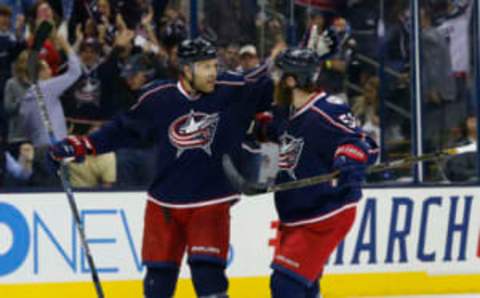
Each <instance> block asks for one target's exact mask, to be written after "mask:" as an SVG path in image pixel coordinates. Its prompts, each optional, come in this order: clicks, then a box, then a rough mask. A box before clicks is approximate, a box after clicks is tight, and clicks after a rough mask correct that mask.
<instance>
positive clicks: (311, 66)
mask: <svg viewBox="0 0 480 298" xmlns="http://www.w3.org/2000/svg"><path fill="white" fill-rule="evenodd" d="M275 65H276V67H278V68H279V69H280V70H281V71H282V73H283V76H286V75H291V76H293V77H295V79H296V80H297V84H298V87H300V88H305V87H308V86H310V85H312V84H314V83H315V82H316V81H317V79H318V76H319V75H320V68H321V59H320V57H318V55H317V54H316V53H315V52H314V51H313V50H311V49H306V48H288V49H286V50H284V51H283V52H282V53H280V54H279V55H278V57H277V58H276V59H275Z"/></svg>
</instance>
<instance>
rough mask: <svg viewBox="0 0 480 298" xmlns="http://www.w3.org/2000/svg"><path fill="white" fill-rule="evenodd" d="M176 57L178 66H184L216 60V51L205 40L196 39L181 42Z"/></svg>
mask: <svg viewBox="0 0 480 298" xmlns="http://www.w3.org/2000/svg"><path fill="white" fill-rule="evenodd" d="M177 55H178V60H179V62H180V64H183V65H185V64H190V63H195V62H198V61H203V60H209V59H214V58H217V49H216V48H215V46H214V45H213V44H212V43H211V42H209V41H208V40H206V39H205V38H202V37H197V38H195V39H186V40H184V41H182V43H180V45H179V47H178V51H177Z"/></svg>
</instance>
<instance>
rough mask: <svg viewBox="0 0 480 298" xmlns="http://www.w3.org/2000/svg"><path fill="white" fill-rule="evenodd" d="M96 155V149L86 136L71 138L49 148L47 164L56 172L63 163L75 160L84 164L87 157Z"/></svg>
mask: <svg viewBox="0 0 480 298" xmlns="http://www.w3.org/2000/svg"><path fill="white" fill-rule="evenodd" d="M91 154H93V155H94V154H95V147H93V145H92V143H91V142H90V140H89V139H88V137H86V136H70V137H67V138H66V139H64V140H62V141H60V142H57V143H55V144H53V145H52V146H50V147H49V148H48V152H47V163H48V165H49V167H50V169H51V170H52V171H56V170H57V169H58V167H59V166H60V163H61V162H64V161H67V160H73V161H74V162H83V161H84V160H85V156H87V155H91Z"/></svg>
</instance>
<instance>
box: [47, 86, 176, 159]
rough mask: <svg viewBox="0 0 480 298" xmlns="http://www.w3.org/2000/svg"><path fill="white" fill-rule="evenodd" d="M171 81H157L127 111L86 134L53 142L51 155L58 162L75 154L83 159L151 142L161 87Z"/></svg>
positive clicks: (153, 136) (163, 87)
mask: <svg viewBox="0 0 480 298" xmlns="http://www.w3.org/2000/svg"><path fill="white" fill-rule="evenodd" d="M168 87H169V85H168V84H163V85H161V84H160V85H158V86H156V87H153V88H150V89H149V91H146V92H145V93H144V94H143V95H142V96H141V97H140V98H139V100H138V103H137V104H136V105H134V106H133V107H132V108H131V109H130V110H129V111H128V112H126V113H124V114H122V115H120V116H118V117H116V118H114V119H113V120H112V121H110V122H108V123H107V124H105V125H104V126H103V127H102V128H100V129H99V130H97V131H96V132H94V133H92V134H90V135H87V136H69V137H68V138H65V139H63V140H62V141H60V142H58V143H56V144H54V145H52V146H51V147H50V149H49V154H48V158H49V159H50V160H52V161H55V162H58V161H62V160H64V159H71V158H73V159H74V160H75V161H76V162H81V161H83V159H84V158H85V156H86V155H97V154H103V153H107V152H111V151H115V150H117V149H119V148H124V147H136V146H139V145H141V144H146V143H151V142H152V141H153V140H154V138H155V135H154V133H153V131H154V129H155V127H156V125H157V123H158V122H157V121H158V118H160V117H158V112H159V108H158V101H159V98H158V97H159V96H161V95H159V93H158V92H159V91H161V90H162V89H165V88H168Z"/></svg>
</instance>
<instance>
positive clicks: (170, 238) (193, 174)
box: [48, 38, 273, 298]
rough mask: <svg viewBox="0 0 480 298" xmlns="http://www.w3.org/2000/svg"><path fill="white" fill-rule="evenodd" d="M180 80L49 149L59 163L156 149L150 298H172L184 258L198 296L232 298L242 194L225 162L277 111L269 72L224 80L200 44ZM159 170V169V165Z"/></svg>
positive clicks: (184, 49) (182, 53)
mask: <svg viewBox="0 0 480 298" xmlns="http://www.w3.org/2000/svg"><path fill="white" fill-rule="evenodd" d="M178 58H179V62H180V65H181V73H182V76H181V77H180V79H179V80H178V81H177V82H172V81H163V82H159V83H156V84H153V85H151V86H149V88H148V90H146V91H145V92H144V93H143V95H142V96H141V97H140V98H139V100H138V103H137V104H136V105H134V106H133V107H132V108H131V110H130V111H128V112H127V113H126V114H123V115H121V116H120V117H118V118H116V119H114V120H113V121H112V122H110V123H108V124H106V125H105V126H103V127H102V128H100V129H99V130H98V131H96V132H94V133H92V134H90V135H88V136H75V137H69V138H67V139H65V140H63V141H61V142H59V143H57V144H55V145H53V146H51V148H50V154H49V155H48V158H49V159H50V160H51V162H52V163H55V162H63V161H64V160H65V159H66V158H72V157H73V158H74V159H75V160H76V161H81V160H83V159H84V158H85V156H86V155H91V154H93V155H95V154H103V153H106V152H111V151H114V150H117V149H119V148H123V147H134V146H137V145H140V144H142V143H152V142H154V143H156V144H157V145H158V146H157V148H158V149H157V156H158V160H157V161H156V166H157V172H156V176H155V178H154V180H153V183H152V184H151V186H150V188H149V190H148V202H147V206H146V211H145V226H144V235H143V248H142V258H143V263H144V264H145V265H146V267H147V273H146V276H145V279H144V294H145V297H146V298H154V297H155V298H167V297H173V295H174V291H175V287H176V283H177V279H178V275H179V268H180V264H181V261H182V258H183V256H184V253H185V251H186V252H187V255H188V259H187V262H188V265H189V266H190V270H191V275H192V280H193V284H194V288H195V291H196V293H197V295H198V296H199V297H210V298H223V297H227V288H228V281H227V277H226V274H225V266H226V259H227V253H228V248H229V233H230V215H229V210H230V207H231V206H232V204H233V203H234V202H235V201H236V200H238V199H239V194H238V193H237V192H236V190H235V189H234V188H233V187H232V186H231V185H230V183H229V182H228V180H227V178H226V177H225V175H224V173H223V169H222V165H221V156H222V154H224V153H226V152H231V151H232V150H233V148H236V147H240V143H241V141H242V139H243V137H244V134H245V131H246V130H247V128H248V126H249V122H250V120H251V119H252V118H253V115H254V114H255V112H256V111H257V110H262V109H266V108H268V107H269V106H270V104H271V100H272V99H271V98H272V94H273V84H272V82H271V80H269V79H268V78H267V77H266V76H265V73H266V70H267V65H263V66H260V67H259V68H258V69H256V70H255V71H253V72H251V73H250V74H248V75H245V76H240V75H237V74H230V73H225V74H222V75H219V76H218V77H217V66H218V65H217V57H216V49H215V47H214V46H213V45H212V44H211V43H210V42H208V41H206V40H205V39H202V38H197V39H193V40H186V41H183V42H182V43H181V44H180V46H179V48H178ZM152 162H153V161H152Z"/></svg>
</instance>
